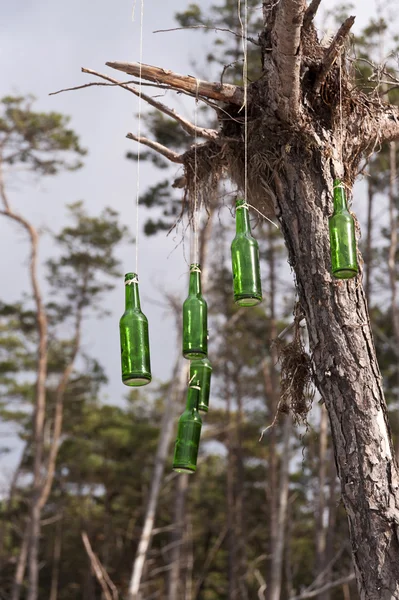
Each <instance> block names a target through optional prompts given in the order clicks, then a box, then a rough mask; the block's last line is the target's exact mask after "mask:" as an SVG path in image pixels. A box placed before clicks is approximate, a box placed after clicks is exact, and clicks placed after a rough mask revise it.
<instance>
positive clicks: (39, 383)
mask: <svg viewBox="0 0 399 600" xmlns="http://www.w3.org/2000/svg"><path fill="white" fill-rule="evenodd" d="M2 166H3V164H2V157H0V198H1V200H2V202H3V206H4V209H5V210H4V214H5V215H6V216H8V217H9V218H10V219H12V220H14V221H16V222H17V223H19V224H20V225H22V227H23V228H24V229H25V231H26V232H27V233H28V235H29V240H30V251H31V255H30V265H29V273H30V282H31V286H32V293H33V299H34V303H35V309H36V327H37V333H38V343H37V366H36V384H35V409H34V417H33V493H32V498H31V506H30V521H31V522H30V524H29V532H30V540H29V556H28V560H29V587H28V595H27V600H37V597H38V589H39V587H38V586H39V582H38V578H39V541H40V517H41V510H40V506H39V502H40V492H41V484H42V472H41V471H42V464H43V444H44V440H43V432H44V420H45V413H46V380H47V339H48V323H47V314H46V310H45V306H44V302H43V298H42V293H41V289H40V286H39V279H38V263H37V259H38V246H39V234H38V232H37V230H36V229H35V228H34V227H33V225H32V224H31V223H29V222H28V221H27V220H26V219H24V218H23V217H21V216H20V215H18V214H17V213H15V212H14V211H13V210H12V209H11V207H10V203H9V201H8V197H7V193H6V190H5V185H4V177H3V172H2ZM24 539H25V538H24ZM22 550H24V551H25V548H21V552H22ZM21 562H22V563H23V562H24V561H23V560H22V561H21ZM15 583H16V584H17V587H18V582H17V581H16V582H15Z"/></svg>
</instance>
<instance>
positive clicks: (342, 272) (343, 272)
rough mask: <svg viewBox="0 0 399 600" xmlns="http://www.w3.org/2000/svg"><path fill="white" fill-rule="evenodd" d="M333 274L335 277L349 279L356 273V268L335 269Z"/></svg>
mask: <svg viewBox="0 0 399 600" xmlns="http://www.w3.org/2000/svg"><path fill="white" fill-rule="evenodd" d="M333 275H334V277H335V278H336V279H351V277H355V276H356V275H357V269H336V270H335V271H333Z"/></svg>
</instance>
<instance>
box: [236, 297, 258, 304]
mask: <svg viewBox="0 0 399 600" xmlns="http://www.w3.org/2000/svg"><path fill="white" fill-rule="evenodd" d="M234 302H235V303H236V304H238V306H256V305H257V304H259V303H260V302H262V298H259V297H257V296H234Z"/></svg>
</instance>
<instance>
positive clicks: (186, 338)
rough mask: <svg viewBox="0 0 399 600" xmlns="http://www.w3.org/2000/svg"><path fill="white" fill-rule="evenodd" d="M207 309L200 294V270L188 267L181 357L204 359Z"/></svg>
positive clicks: (192, 266)
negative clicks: (187, 288)
mask: <svg viewBox="0 0 399 600" xmlns="http://www.w3.org/2000/svg"><path fill="white" fill-rule="evenodd" d="M207 328H208V307H207V304H206V302H205V300H204V298H203V297H202V294H201V269H200V266H199V264H197V263H193V264H192V265H190V284H189V290H188V296H187V298H186V300H185V301H184V303H183V356H184V358H188V359H190V360H191V359H193V358H204V357H205V356H206V355H207V354H208V331H207Z"/></svg>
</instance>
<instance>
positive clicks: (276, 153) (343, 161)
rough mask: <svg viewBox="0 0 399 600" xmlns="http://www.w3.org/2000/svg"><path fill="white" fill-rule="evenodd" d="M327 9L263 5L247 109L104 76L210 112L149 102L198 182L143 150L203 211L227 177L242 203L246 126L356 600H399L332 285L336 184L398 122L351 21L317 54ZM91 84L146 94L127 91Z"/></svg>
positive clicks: (357, 304)
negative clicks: (285, 279)
mask: <svg viewBox="0 0 399 600" xmlns="http://www.w3.org/2000/svg"><path fill="white" fill-rule="evenodd" d="M319 4H320V0H312V2H311V4H310V5H309V6H307V5H306V2H305V0H279V1H277V2H274V1H271V0H265V2H264V3H263V15H264V28H263V31H260V32H259V42H258V43H259V57H260V59H261V61H262V71H263V72H262V76H261V77H260V78H259V80H257V81H255V82H253V83H251V84H250V85H249V86H248V90H247V94H246V95H245V94H244V90H243V88H242V87H239V86H234V85H227V84H220V83H210V82H207V81H202V80H199V79H195V78H193V77H186V76H182V75H178V74H176V73H172V72H170V71H168V70H165V69H162V68H158V67H153V66H149V65H139V64H135V63H133V64H132V63H124V62H110V63H107V64H108V66H110V67H112V68H114V69H117V70H119V71H122V72H124V73H127V74H129V75H133V76H135V77H139V76H141V78H142V79H145V80H147V81H149V82H153V84H154V85H155V86H162V87H163V88H165V87H166V88H169V89H172V90H176V91H179V92H183V93H185V94H188V95H190V96H193V97H197V98H199V99H201V100H203V101H205V102H206V103H207V104H208V105H211V106H212V107H213V108H214V109H215V111H216V113H217V115H218V117H219V123H220V127H219V130H216V129H206V128H201V127H196V126H194V125H193V124H192V123H189V122H188V121H187V120H186V119H184V118H183V117H181V116H180V115H178V114H176V113H175V112H174V111H173V110H171V109H169V108H168V107H166V106H165V105H164V104H162V103H160V102H158V101H155V100H154V99H153V98H151V97H150V96H147V95H146V94H143V95H142V97H143V99H144V100H146V101H147V102H149V104H151V105H152V106H153V107H155V108H157V109H159V110H161V111H162V112H164V113H165V114H167V115H169V116H170V117H171V118H173V119H175V120H176V121H178V122H179V123H180V124H181V126H182V127H183V128H184V129H185V131H187V132H188V133H189V134H190V135H192V136H194V135H196V136H197V137H202V138H204V139H205V142H204V143H202V144H198V145H197V150H196V157H195V159H196V160H195V163H196V168H195V169H194V150H193V148H190V149H189V150H188V151H187V152H185V153H184V154H182V155H178V154H177V153H175V152H173V151H171V150H169V149H168V148H166V147H164V146H162V145H161V144H159V143H157V142H154V141H152V140H149V139H147V138H143V137H140V140H139V141H140V142H142V143H143V144H145V145H147V146H149V147H150V148H152V149H153V150H155V151H157V152H159V153H161V154H162V155H163V156H165V157H167V158H168V159H170V160H171V161H172V162H174V163H178V164H181V165H182V168H183V169H184V175H183V177H180V178H179V185H180V186H182V185H184V186H185V195H184V196H185V198H186V199H187V198H190V192H191V196H192V190H193V188H194V184H195V187H196V188H197V190H201V192H202V193H203V197H206V191H207V190H210V189H211V188H214V186H215V182H217V180H218V179H219V178H220V177H222V176H227V177H228V178H230V180H231V181H233V182H235V183H236V184H237V186H238V188H239V189H241V190H243V188H244V156H245V152H244V147H245V144H244V130H245V127H244V114H246V115H247V133H248V136H247V156H248V164H247V169H248V188H247V191H248V201H249V202H250V204H252V205H253V206H255V207H257V208H258V209H259V210H260V211H262V212H263V213H266V214H269V215H270V214H273V215H274V216H275V217H276V218H277V219H278V221H279V223H280V227H281V231H282V234H283V236H284V239H285V243H286V246H287V249H288V255H289V262H290V265H291V267H292V269H293V271H294V273H295V281H296V286H297V291H298V296H299V303H300V308H301V310H302V312H303V315H304V316H305V319H306V324H307V328H308V332H309V339H310V349H311V359H312V373H313V379H314V382H315V384H316V386H317V388H318V390H319V392H320V394H321V396H322V398H323V400H324V402H325V405H326V408H327V410H328V414H329V420H330V424H331V431H332V439H333V443H334V452H335V459H336V463H337V470H338V474H339V478H340V481H341V493H342V499H343V502H344V504H345V507H346V511H347V515H348V519H349V527H350V536H351V544H352V552H353V562H354V567H355V573H356V579H357V583H358V588H359V591H360V596H361V598H362V600H366V599H367V600H371V599H372V600H377V599H378V600H381V599H384V598H386V599H388V598H399V541H398V540H399V529H398V524H399V496H398V485H399V483H398V481H399V480H398V469H397V464H396V461H395V456H394V452H393V446H392V440H391V435H390V429H389V424H388V420H387V410H386V404H385V400H384V394H383V388H382V380H381V375H380V371H379V368H378V364H377V360H376V355H375V349H374V343H373V339H372V334H371V330H370V322H369V316H368V312H367V306H366V301H365V294H364V291H363V287H362V276H361V274H360V275H359V276H358V277H357V278H356V279H354V280H349V281H347V282H346V281H339V280H334V279H333V277H332V276H331V270H330V266H331V265H330V249H329V236H328V218H329V216H330V214H331V212H332V188H333V179H334V177H336V176H338V177H340V178H342V179H343V180H344V183H345V185H346V186H347V188H348V189H350V188H351V187H352V186H353V183H354V181H355V179H356V176H357V174H358V172H359V170H360V167H361V162H362V161H364V160H367V157H368V156H369V155H370V154H371V153H372V152H373V151H375V149H376V148H378V147H379V145H380V144H381V143H383V142H385V141H392V140H395V139H398V138H399V110H398V108H397V107H395V106H391V105H389V104H387V103H385V102H384V101H382V100H381V99H380V97H379V96H378V95H377V94H374V95H366V94H364V93H363V92H362V91H361V90H360V89H358V88H357V87H356V86H355V85H354V81H353V79H352V75H351V72H350V69H348V67H347V61H346V54H345V42H346V40H347V39H348V36H349V33H350V28H351V26H352V25H353V22H354V17H349V18H348V19H347V20H346V21H345V22H344V23H343V24H342V26H341V27H340V29H339V31H338V32H337V34H336V36H335V38H334V39H333V41H332V42H331V45H330V46H329V47H328V48H325V47H323V46H322V45H321V44H320V42H319V40H318V37H317V32H316V29H315V27H314V25H313V18H314V15H315V12H316V10H317V8H318V5H319ZM85 72H88V73H93V74H95V75H97V76H100V77H102V78H103V79H105V80H107V81H108V82H110V83H111V84H114V85H115V84H116V85H121V86H122V87H124V88H125V89H127V90H129V91H130V92H132V93H134V94H136V95H137V94H138V93H139V91H138V89H137V87H135V86H134V85H132V84H123V83H120V82H119V81H118V80H116V79H113V78H111V77H108V76H106V75H101V74H99V73H95V72H93V71H88V70H85ZM89 85H90V84H89ZM92 85H94V84H92ZM97 85H98V84H97ZM245 98H246V108H245V111H244V110H243V109H242V107H243V104H244V99H245ZM128 137H130V138H132V139H137V136H135V135H134V134H129V135H128ZM341 142H342V155H341V152H340V148H341ZM359 261H360V264H362V261H361V257H360V256H359Z"/></svg>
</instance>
